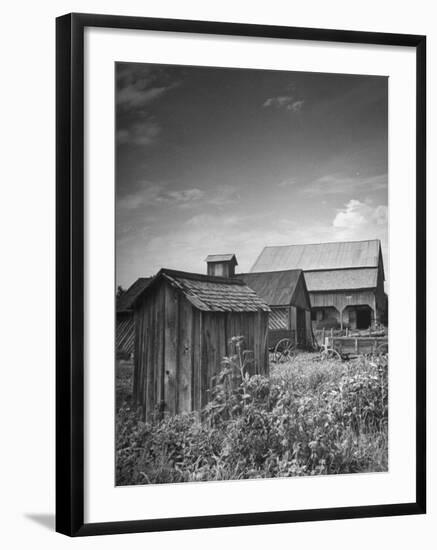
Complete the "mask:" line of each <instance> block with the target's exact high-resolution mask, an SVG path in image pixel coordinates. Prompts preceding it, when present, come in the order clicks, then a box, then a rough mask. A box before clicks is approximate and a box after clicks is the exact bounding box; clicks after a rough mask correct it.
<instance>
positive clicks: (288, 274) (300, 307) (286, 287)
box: [237, 269, 312, 347]
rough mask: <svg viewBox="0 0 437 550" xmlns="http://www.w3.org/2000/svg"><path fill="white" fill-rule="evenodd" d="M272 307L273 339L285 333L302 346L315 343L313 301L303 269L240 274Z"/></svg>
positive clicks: (270, 328)
mask: <svg viewBox="0 0 437 550" xmlns="http://www.w3.org/2000/svg"><path fill="white" fill-rule="evenodd" d="M237 277H238V278H241V279H242V280H243V281H244V282H245V283H246V284H247V286H249V287H250V288H251V289H252V290H254V291H255V292H256V293H257V294H258V296H259V297H260V298H262V299H263V300H264V301H265V302H266V303H267V304H268V305H269V307H270V309H271V312H270V316H269V331H270V335H271V338H270V340H272V343H273V340H278V339H279V338H280V337H281V335H282V337H284V338H291V339H292V340H294V341H295V342H296V344H297V345H298V346H300V347H307V346H311V345H312V331H311V303H310V297H309V294H308V290H307V287H306V283H305V277H304V275H303V272H302V270H300V269H291V270H286V271H274V272H263V273H242V274H239V275H237Z"/></svg>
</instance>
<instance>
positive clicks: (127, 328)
mask: <svg viewBox="0 0 437 550" xmlns="http://www.w3.org/2000/svg"><path fill="white" fill-rule="evenodd" d="M151 279H152V278H151V277H140V278H139V279H137V280H136V281H135V282H134V283H133V284H132V285H131V286H130V287H129V288H128V289H127V290H126V291H125V292H123V293H122V294H120V296H117V303H116V309H117V319H116V325H115V347H116V353H117V357H119V358H123V359H129V358H130V357H132V355H133V353H134V341H135V323H134V312H133V309H132V304H133V303H134V301H135V300H136V298H137V296H139V294H141V292H142V291H143V290H144V289H145V288H146V287H147V285H148V284H149V283H150V281H151Z"/></svg>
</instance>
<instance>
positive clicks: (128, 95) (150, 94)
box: [117, 84, 170, 108]
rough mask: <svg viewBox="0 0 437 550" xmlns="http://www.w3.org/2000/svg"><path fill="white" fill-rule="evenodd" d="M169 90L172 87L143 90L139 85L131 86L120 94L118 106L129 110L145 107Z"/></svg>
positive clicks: (123, 89)
mask: <svg viewBox="0 0 437 550" xmlns="http://www.w3.org/2000/svg"><path fill="white" fill-rule="evenodd" d="M169 89H170V86H167V87H165V86H161V87H158V88H149V89H143V88H141V87H138V85H137V84H131V85H129V86H126V87H124V88H121V90H120V91H119V92H118V94H117V104H118V105H121V106H123V107H128V108H135V107H144V106H145V105H147V103H150V102H151V101H153V100H154V99H156V98H158V97H159V96H161V95H162V94H163V93H164V92H166V91H167V90H169Z"/></svg>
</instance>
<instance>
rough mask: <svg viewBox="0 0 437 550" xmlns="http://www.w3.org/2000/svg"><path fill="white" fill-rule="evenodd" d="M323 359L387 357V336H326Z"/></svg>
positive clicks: (322, 352)
mask: <svg viewBox="0 0 437 550" xmlns="http://www.w3.org/2000/svg"><path fill="white" fill-rule="evenodd" d="M321 348H322V349H321V357H322V358H323V359H353V358H355V357H358V356H359V355H387V354H388V336H326V338H325V342H324V344H323V345H322V347H321Z"/></svg>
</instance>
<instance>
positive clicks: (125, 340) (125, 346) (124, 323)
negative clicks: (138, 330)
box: [115, 313, 135, 357]
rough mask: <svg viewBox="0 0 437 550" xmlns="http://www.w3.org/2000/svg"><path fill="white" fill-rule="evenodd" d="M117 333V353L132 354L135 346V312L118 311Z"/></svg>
mask: <svg viewBox="0 0 437 550" xmlns="http://www.w3.org/2000/svg"><path fill="white" fill-rule="evenodd" d="M115 330H116V333H115V345H116V351H117V355H126V356H127V357H128V356H130V355H131V354H132V353H133V352H134V346H135V322H134V316H133V313H118V314H117V323H116V329H115Z"/></svg>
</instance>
